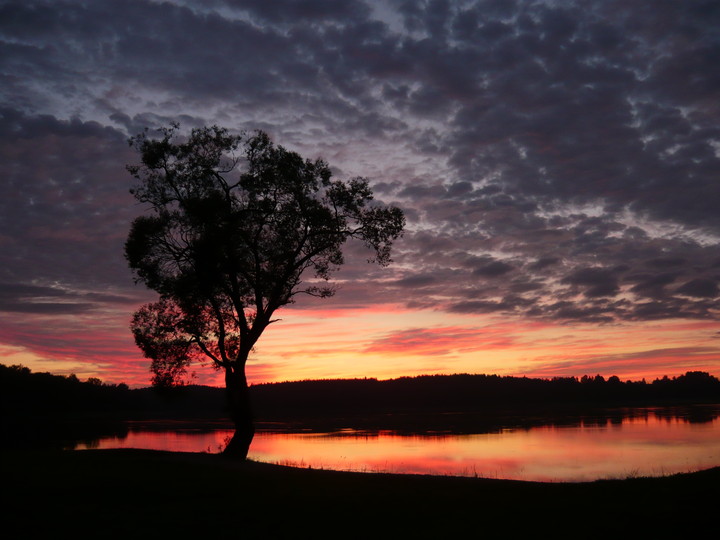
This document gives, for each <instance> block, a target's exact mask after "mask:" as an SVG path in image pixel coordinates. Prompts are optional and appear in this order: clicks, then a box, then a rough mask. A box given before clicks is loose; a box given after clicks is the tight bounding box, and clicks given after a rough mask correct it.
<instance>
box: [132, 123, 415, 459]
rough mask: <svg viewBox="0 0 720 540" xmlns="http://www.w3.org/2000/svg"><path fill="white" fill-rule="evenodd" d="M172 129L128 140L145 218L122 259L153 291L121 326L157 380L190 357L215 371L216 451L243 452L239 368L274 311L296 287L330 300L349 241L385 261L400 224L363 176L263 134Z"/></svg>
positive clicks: (173, 377)
mask: <svg viewBox="0 0 720 540" xmlns="http://www.w3.org/2000/svg"><path fill="white" fill-rule="evenodd" d="M177 129H178V126H177V125H172V126H171V127H169V128H165V129H162V130H161V135H162V136H161V138H159V139H151V138H148V137H147V130H146V132H145V133H142V134H140V135H138V136H135V137H133V138H131V139H130V144H131V146H133V147H135V148H136V149H137V150H138V151H139V153H140V157H141V164H140V165H133V166H128V170H129V172H130V173H131V174H132V175H133V176H134V177H135V178H136V179H137V180H139V184H138V185H137V186H136V187H135V188H134V189H133V190H132V193H133V194H134V195H135V197H136V198H137V200H138V201H140V202H142V203H147V204H148V205H149V207H150V215H146V216H142V217H139V218H137V219H136V220H135V221H134V222H133V224H132V228H131V230H130V234H129V236H128V239H127V242H126V244H125V255H126V257H127V260H128V263H129V265H130V267H131V268H132V269H133V270H134V272H135V275H136V278H137V279H136V280H137V281H140V282H143V283H144V284H145V285H147V286H148V287H149V288H151V289H153V290H155V291H156V292H158V293H159V294H160V299H159V301H158V302H155V303H151V304H147V305H145V306H144V307H142V308H141V309H140V310H139V311H138V312H137V313H135V315H134V317H133V320H132V325H131V328H132V331H133V334H134V336H135V341H136V343H137V344H138V346H139V347H140V348H141V349H142V351H143V353H144V354H145V356H146V357H148V358H150V359H151V360H152V367H151V369H152V372H153V374H154V375H153V383H154V384H155V385H161V386H162V385H165V386H167V385H174V384H177V383H178V382H179V381H181V380H182V378H183V376H184V375H185V374H186V371H187V367H188V366H189V364H190V363H191V362H192V361H194V360H200V359H204V360H205V361H209V362H210V363H211V364H212V365H213V366H214V367H215V368H217V369H221V370H224V372H225V384H226V388H227V394H228V398H229V408H230V414H231V417H232V419H233V421H234V422H235V427H236V431H235V435H234V437H233V438H232V440H231V441H230V443H229V444H228V446H227V448H226V450H225V451H226V453H229V454H232V455H234V456H238V457H240V458H245V457H246V455H247V451H248V447H249V446H250V442H251V441H252V438H253V435H254V426H253V420H252V413H251V407H250V400H249V393H248V387H247V380H246V377H245V365H246V362H247V360H248V355H249V353H250V351H251V349H252V348H253V346H254V345H255V343H256V342H257V340H258V339H259V338H260V335H261V334H262V333H263V331H264V330H265V328H267V326H268V325H269V324H271V323H273V322H275V320H273V318H272V317H273V315H274V313H275V311H276V310H277V309H279V308H280V307H282V306H284V305H286V304H289V303H291V302H293V301H294V299H295V297H296V296H297V295H298V294H301V293H304V294H309V295H312V296H318V297H328V296H331V295H332V294H333V293H334V289H333V287H332V286H330V285H329V283H328V280H329V279H330V277H331V273H332V272H333V270H335V269H337V268H338V267H339V266H340V265H342V264H343V254H342V250H341V248H342V246H343V244H344V242H345V241H346V240H348V239H351V238H356V239H360V240H362V241H363V242H364V243H365V245H366V246H367V247H369V248H371V249H372V250H373V252H374V258H373V259H371V261H374V262H377V263H379V264H380V265H382V266H385V265H387V264H388V263H389V262H390V248H391V245H392V242H393V241H394V240H395V239H396V238H398V236H399V235H400V234H401V233H402V229H403V226H404V223H405V219H404V216H403V213H402V211H401V210H400V209H398V208H395V207H385V206H382V205H379V204H373V203H371V201H372V192H371V190H370V188H369V186H368V182H367V180H365V179H363V178H354V179H352V180H350V181H348V182H342V181H337V180H333V179H332V174H331V172H330V168H329V166H328V164H327V163H326V162H324V161H322V160H317V161H310V160H305V159H303V158H302V157H301V156H299V155H298V154H297V153H295V152H290V151H288V150H286V149H285V148H283V147H281V146H275V145H274V144H273V143H272V142H271V141H270V139H269V137H268V136H267V135H266V134H265V133H263V132H257V133H255V134H254V135H252V136H247V137H245V136H236V135H232V134H230V133H229V132H228V131H227V130H226V129H224V128H219V127H217V126H212V127H206V128H202V129H195V130H193V131H192V133H191V134H190V136H189V138H188V139H187V140H186V141H185V142H182V141H178V137H177ZM236 152H239V153H240V154H241V156H242V157H239V156H238V155H236ZM308 275H309V276H308ZM307 277H310V280H309V281H307V282H303V278H307Z"/></svg>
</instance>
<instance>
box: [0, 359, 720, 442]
mask: <svg viewBox="0 0 720 540" xmlns="http://www.w3.org/2000/svg"><path fill="white" fill-rule="evenodd" d="M251 392H252V398H253V403H254V406H255V412H256V417H257V420H258V425H259V427H260V428H266V429H308V428H310V429H316V430H320V431H329V430H333V429H340V428H355V429H388V430H394V431H398V432H421V431H422V432H427V431H437V432H453V433H482V432H491V431H494V430H497V429H499V428H500V427H531V426H533V425H540V424H555V425H578V424H579V423H580V422H583V423H585V424H587V423H589V422H590V423H592V422H593V421H597V422H598V423H607V422H608V421H610V422H620V421H621V420H622V419H623V418H625V417H627V416H628V415H638V414H649V413H648V412H647V411H644V412H643V411H638V410H633V408H638V407H653V406H655V407H668V406H673V407H675V408H674V409H671V410H666V411H661V410H657V411H654V412H653V414H682V415H683V416H684V417H686V418H687V419H688V420H689V421H695V422H704V421H709V420H712V419H713V418H715V417H716V416H717V414H718V413H717V408H712V407H700V406H698V405H701V404H719V403H720V380H718V379H717V378H716V377H713V376H712V375H709V374H708V373H705V372H688V373H686V374H684V375H681V376H679V377H673V378H668V377H664V378H660V379H656V380H654V381H652V382H645V381H626V382H622V381H620V380H619V379H618V378H617V377H610V378H608V379H604V378H603V377H601V376H599V375H598V376H595V377H588V376H584V377H582V378H579V379H578V378H574V377H567V378H555V379H531V378H526V377H500V376H497V375H467V374H463V375H433V376H419V377H402V378H399V379H392V380H386V381H379V380H376V379H344V380H314V381H298V382H284V383H271V384H260V385H255V386H253V387H252V388H251ZM225 418H226V416H225V394H224V390H223V389H221V388H214V387H208V386H185V387H177V388H166V389H155V388H142V389H135V390H132V389H129V388H128V387H127V386H126V385H124V384H119V385H108V384H104V383H102V382H101V381H99V380H97V379H90V380H88V381H86V382H81V381H79V380H78V379H77V378H76V377H73V376H70V377H62V376H58V375H51V374H49V373H32V372H31V371H30V370H29V369H27V368H24V367H21V366H10V367H8V366H3V365H0V429H2V431H3V432H4V433H6V434H8V437H7V439H8V440H15V441H18V440H23V441H30V442H31V443H39V442H42V441H43V440H53V441H58V440H59V441H62V440H73V439H74V440H77V439H92V438H97V437H98V436H102V435H104V434H118V433H119V434H121V435H122V434H123V432H124V433H127V430H128V425H127V423H126V421H128V420H134V421H153V420H155V421H157V420H171V419H176V420H178V419H183V420H185V421H190V422H194V423H195V424H197V425H205V426H207V427H208V428H210V427H216V426H213V424H214V423H217V422H220V421H222V420H224V419H225ZM148 425H152V424H148ZM38 426H41V427H42V429H38ZM146 427H147V426H146ZM60 447H62V444H61V445H60Z"/></svg>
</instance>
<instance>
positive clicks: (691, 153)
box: [0, 0, 720, 323]
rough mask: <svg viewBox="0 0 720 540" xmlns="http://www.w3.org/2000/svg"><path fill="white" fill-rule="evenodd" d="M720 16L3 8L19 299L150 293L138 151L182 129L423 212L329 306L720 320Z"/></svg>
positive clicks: (2, 136) (571, 10)
mask: <svg viewBox="0 0 720 540" xmlns="http://www.w3.org/2000/svg"><path fill="white" fill-rule="evenodd" d="M719 26H720V11H718V10H717V8H715V7H714V5H713V4H712V3H711V2H705V1H703V0H689V1H686V2H674V1H669V0H652V1H650V0H647V1H645V0H642V1H638V2H624V1H620V0H608V1H606V2H595V1H592V0H575V1H572V2H561V3H558V2H551V1H543V0H540V1H533V2H529V1H511V0H503V1H500V0H477V1H469V2H462V3H456V2H455V3H454V2H404V1H400V0H398V1H392V2H378V1H375V0H373V1H370V0H367V1H360V0H355V1H347V2H332V1H329V0H328V1H320V2H310V1H300V0H282V1H281V2H272V3H268V2H261V1H255V0H213V1H211V2H202V3H197V2H188V1H186V0H174V1H168V2H155V1H151V0H131V1H125V0H123V1H121V0H107V1H104V2H80V1H75V0H57V1H53V2H49V1H43V0H27V1H24V2H10V3H5V4H3V5H2V6H0V81H1V82H2V84H0V175H2V178H3V182H2V183H0V225H1V228H0V249H1V250H2V255H1V256H2V264H0V281H1V282H2V283H4V284H7V286H8V287H10V289H8V290H11V289H14V292H12V294H11V293H10V292H8V293H6V294H7V296H5V297H3V298H4V299H3V300H2V303H0V308H2V309H5V310H11V311H13V312H14V313H29V312H32V313H39V312H44V311H46V312H52V311H53V310H55V311H54V313H56V314H58V315H59V314H60V313H61V312H64V313H67V314H68V315H75V316H78V315H80V314H82V313H83V312H85V311H87V310H93V312H94V311H96V310H98V309H100V310H102V309H107V308H108V306H116V305H120V304H122V303H125V305H126V306H127V305H128V304H127V302H131V301H132V300H131V299H133V298H136V297H139V296H141V295H143V294H144V293H143V292H142V291H141V290H139V289H136V288H134V287H133V285H132V280H131V276H130V274H129V272H128V270H127V267H126V264H125V261H124V260H123V257H122V251H123V249H122V245H123V242H124V239H125V235H126V233H127V230H128V228H129V224H130V222H131V220H132V219H133V218H134V217H135V216H136V215H137V214H139V213H140V212H141V211H142V209H141V208H139V207H137V206H135V203H134V201H133V200H132V198H131V197H130V195H129V194H128V193H127V189H128V187H129V183H128V180H129V177H128V175H127V173H126V172H125V170H124V166H125V164H127V163H132V162H133V161H135V160H136V156H135V155H134V154H133V152H132V151H131V149H129V148H128V146H127V144H126V142H125V140H126V138H127V137H128V136H129V135H132V134H135V133H137V132H139V131H140V130H142V129H144V128H145V127H150V128H151V129H152V128H154V127H157V126H160V125H165V124H167V123H169V122H171V121H180V122H181V124H182V126H183V128H184V129H189V128H192V127H195V126H200V125H206V124H212V123H218V124H221V125H225V126H228V127H229V128H231V129H233V130H237V131H242V130H246V129H258V128H259V129H264V130H266V131H268V132H269V133H270V134H271V135H272V136H273V137H274V139H275V140H276V141H278V142H279V143H281V144H283V145H286V146H288V147H289V148H291V149H294V150H298V151H299V152H301V153H302V154H303V155H304V156H306V157H309V158H315V157H318V156H322V157H324V158H326V159H327V160H328V161H329V162H330V164H331V165H332V166H333V167H334V169H333V170H334V171H336V173H337V175H338V176H340V177H344V178H347V177H352V176H354V175H364V176H367V177H369V178H370V180H371V183H372V185H373V186H374V189H375V193H376V195H377V197H378V199H380V200H381V202H385V203H394V204H397V205H399V206H401V207H402V208H403V209H404V210H405V212H406V215H407V218H408V230H407V232H406V234H405V237H404V238H403V239H402V240H401V241H399V242H397V244H396V246H395V247H396V249H395V255H394V259H395V263H396V264H395V265H394V266H393V267H391V268H389V269H384V270H381V269H377V268H373V267H369V266H367V265H366V264H365V259H366V258H367V257H366V255H365V254H364V252H363V251H362V250H361V249H359V248H358V246H354V245H348V248H347V249H348V257H347V258H346V259H347V261H348V263H347V265H346V267H345V268H343V269H342V271H341V272H340V273H338V278H339V280H340V281H341V285H342V289H341V292H340V293H339V295H338V298H336V299H333V300H332V301H331V302H334V304H333V305H335V306H341V305H343V304H344V305H346V306H363V305H368V304H369V303H383V302H384V303H388V304H404V305H407V306H413V307H415V308H426V309H434V310H438V311H440V312H442V311H448V312H461V313H467V314H472V313H494V314H497V315H502V314H506V315H511V316H513V317H530V318H534V319H549V320H554V321H560V322H563V323H564V322H588V323H607V322H618V321H638V320H656V319H660V318H686V319H694V318H697V319H708V320H717V318H718V314H719V307H720V306H719V305H718V281H720V274H719V273H718V257H717V245H718V242H719V240H720V213H718V212H717V208H718V207H720V190H718V189H717V178H718V173H719V172H720V123H719V122H718V118H720V106H719V105H718V101H717V95H718V92H719V91H720V78H719V77H718V70H717V69H716V67H715V63H716V58H717V57H718V53H720V45H719V44H718V40H717V35H716V34H717V31H716V28H717V27H719ZM23 287H38V288H39V289H36V290H34V291H30V290H29V289H23ZM43 287H45V288H49V289H52V290H55V291H64V293H63V294H64V296H62V295H58V296H51V297H43V296H41V294H40V293H41V292H42V288H43ZM46 292H47V291H46ZM58 294H59V293H58ZM310 305H311V306H315V305H316V304H314V303H313V304H310ZM70 311H73V313H72V314H70V313H69V312H70Z"/></svg>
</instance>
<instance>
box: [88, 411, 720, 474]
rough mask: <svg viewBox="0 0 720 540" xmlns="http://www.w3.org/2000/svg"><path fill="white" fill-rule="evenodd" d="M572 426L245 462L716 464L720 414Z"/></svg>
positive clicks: (377, 467) (275, 443) (358, 435)
mask: <svg viewBox="0 0 720 540" xmlns="http://www.w3.org/2000/svg"><path fill="white" fill-rule="evenodd" d="M700 418H702V420H700ZM570 423H571V424H572V425H545V426H536V427H531V428H517V427H507V428H504V429H499V430H496V431H495V432H493V433H475V434H447V433H433V434H428V433H424V434H413V435H407V434H403V435H400V434H398V433H397V432H396V431H388V430H356V429H343V430H339V431H334V432H330V433H322V432H321V433H314V432H302V433H297V432H294V433H293V432H281V431H277V430H271V431H262V430H261V431H259V432H258V434H257V435H256V437H255V440H254V441H253V445H252V447H251V451H250V456H249V457H250V458H251V459H255V460H258V461H265V462H271V463H279V464H285V465H294V466H301V467H313V468H324V469H338V470H354V471H367V472H393V473H419V474H441V475H462V476H478V477H489V478H507V479H520V480H541V481H582V480H595V479H599V478H624V477H628V476H659V475H664V474H672V473H676V472H687V471H692V470H697V469H703V468H708V467H713V466H718V465H720V420H718V418H717V412H714V413H711V414H704V416H703V415H694V416H693V415H687V414H685V415H683V416H678V413H677V411H675V412H674V413H673V412H672V411H669V410H667V409H662V410H660V409H642V410H634V411H632V412H630V413H625V414H622V415H613V416H607V415H606V416H597V417H591V418H584V419H582V420H580V421H577V422H570ZM230 435H231V431H230V430H227V429H226V430H212V431H207V430H204V431H203V430H199V429H177V428H176V429H175V430H172V431H149V430H134V429H131V430H130V431H129V432H128V433H127V435H126V436H124V437H108V438H104V439H101V440H99V441H97V444H93V445H92V447H94V448H149V449H159V450H173V451H186V452H218V451H220V450H221V449H222V448H223V446H224V444H225V442H226V440H227V438H228V437H229V436H230ZM89 447H91V446H90V445H87V444H86V443H81V444H79V445H78V446H77V448H78V449H82V448H89Z"/></svg>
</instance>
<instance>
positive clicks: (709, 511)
mask: <svg viewBox="0 0 720 540" xmlns="http://www.w3.org/2000/svg"><path fill="white" fill-rule="evenodd" d="M0 457H2V488H1V489H2V496H3V500H4V501H5V502H4V503H3V505H2V508H1V512H2V522H3V532H8V533H11V535H10V536H4V535H3V536H4V537H6V538H16V537H18V538H19V537H23V536H25V535H28V534H30V533H36V532H41V533H44V534H46V535H47V534H51V535H52V536H53V537H66V538H67V537H78V538H89V537H102V538H123V537H130V538H173V537H175V538H201V537H204V538H388V537H395V538H400V537H402V538H458V537H464V538H476V537H477V538H480V537H483V538H520V537H529V535H533V536H534V535H538V536H543V537H544V536H548V535H550V536H551V537H554V538H558V537H575V538H608V537H622V538H628V537H629V535H631V534H632V535H634V534H637V535H639V537H642V538H649V537H651V536H655V537H672V535H673V534H676V535H682V537H686V538H701V537H702V534H701V533H700V531H702V530H703V529H704V526H705V525H707V524H714V523H715V521H716V510H717V501H718V495H720V468H716V469H711V470H708V471H702V472H697V473H692V474H682V475H675V476H670V477H665V478H636V479H628V480H607V481H598V482H591V483H578V484H546V483H535V482H517V481H504V480H491V479H473V478H454V477H433V476H415V475H391V474H366V473H345V472H333V471H320V470H308V469H294V468H288V467H281V466H277V465H269V464H263V463H253V462H246V463H235V462H231V461H228V460H227V459H225V458H223V457H222V456H218V455H208V454H183V453H167V452H154V451H140V450H106V451H87V452H22V453H19V452H15V453H5V454H0ZM713 526H714V525H713ZM19 535H23V536H19ZM658 535H659V536H658Z"/></svg>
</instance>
